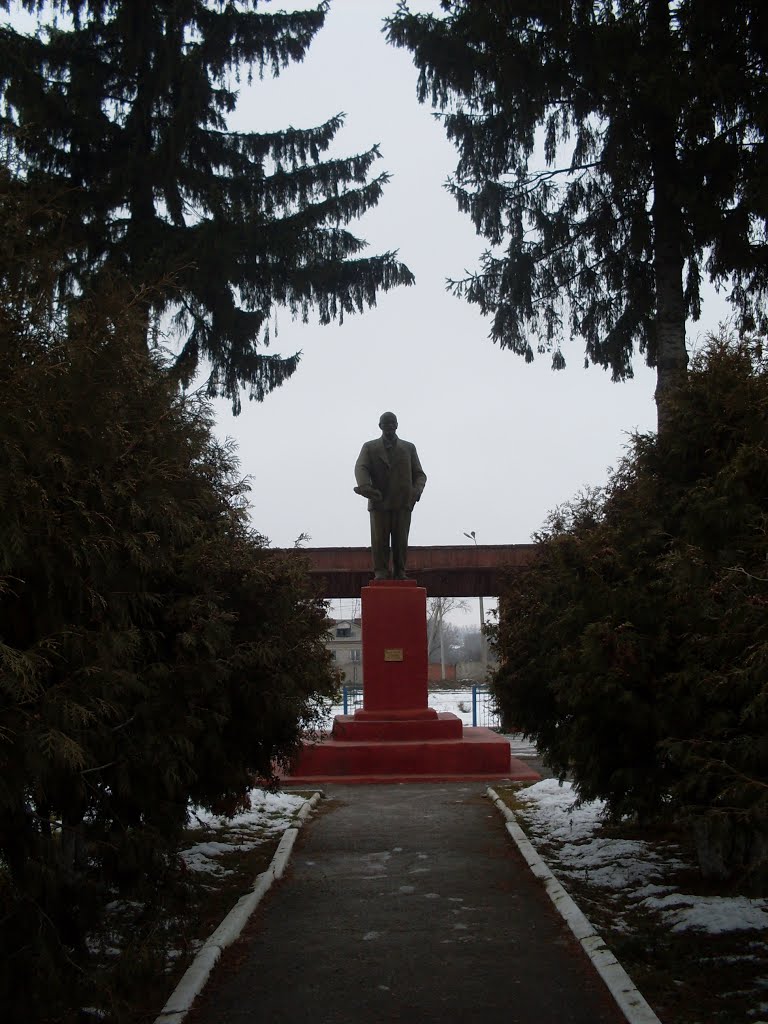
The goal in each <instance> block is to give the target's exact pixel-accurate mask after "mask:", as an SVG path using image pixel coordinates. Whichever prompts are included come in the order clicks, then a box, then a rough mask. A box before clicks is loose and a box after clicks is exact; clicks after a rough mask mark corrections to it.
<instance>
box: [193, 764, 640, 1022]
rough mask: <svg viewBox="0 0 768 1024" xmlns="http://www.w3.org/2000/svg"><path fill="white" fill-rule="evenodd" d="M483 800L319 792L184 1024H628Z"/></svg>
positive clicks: (462, 791)
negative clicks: (287, 854) (322, 796)
mask: <svg viewBox="0 0 768 1024" xmlns="http://www.w3.org/2000/svg"><path fill="white" fill-rule="evenodd" d="M484 793H485V784H484V783H479V782H467V783H452V784H450V785H443V784H431V785H419V784H406V785H395V786H390V785H378V786H332V787H328V788H327V789H326V795H327V797H328V799H327V800H326V801H324V802H323V803H321V804H320V806H319V808H318V812H319V813H318V814H317V815H316V817H315V819H314V820H313V821H311V822H308V823H307V825H306V826H305V828H304V829H303V830H302V833H301V835H300V838H299V842H298V844H297V846H296V849H295V851H294V854H293V858H292V860H291V863H290V866H289V868H288V871H287V873H286V876H285V878H284V879H283V881H282V882H280V883H278V885H277V886H276V887H275V888H273V889H272V891H271V892H270V894H269V895H268V896H267V898H266V899H265V901H264V902H263V903H262V904H261V905H260V906H259V908H258V909H257V910H256V912H255V914H254V915H253V918H252V919H251V921H250V922H249V925H248V926H247V928H246V931H245V933H244V935H243V937H242V938H241V939H240V941H239V942H238V943H236V944H235V945H234V946H233V947H231V948H230V949H229V950H228V951H227V952H226V953H225V955H224V957H223V960H222V962H221V964H220V965H219V966H218V967H217V969H216V971H215V972H214V975H213V976H212V978H211V980H210V982H209V984H208V987H207V988H206V989H205V991H204V992H203V994H202V995H201V996H200V998H199V999H198V1001H197V1002H196V1003H195V1005H194V1007H193V1009H192V1012H191V1014H190V1015H189V1016H188V1017H187V1019H186V1021H187V1024H246V1022H248V1024H278V1022H279V1024H385V1022H386V1024H389V1022H395V1021H397V1022H407V1024H433V1022H434V1024H438V1022H439V1024H451V1022H453V1021H456V1022H461V1024H473V1022H477V1024H480V1022H482V1024H489V1022H496V1021H499V1022H503V1024H625V1021H624V1017H623V1015H622V1014H621V1013H620V1011H619V1010H618V1008H617V1007H616V1006H615V1004H614V1002H613V1000H612V999H611V997H610V996H609V994H608V992H607V990H606V989H605V988H604V986H603V983H602V982H601V981H600V979H599V978H598V977H597V975H596V973H595V972H594V969H593V968H592V966H591V965H590V963H589V962H588V961H587V959H586V957H585V956H584V954H583V953H582V952H581V950H580V949H578V947H577V946H576V944H575V942H574V940H573V939H572V936H571V933H570V932H569V931H568V929H567V928H566V926H565V924H564V923H563V922H562V921H561V919H560V918H559V916H558V915H557V914H556V912H555V910H554V908H553V907H552V904H551V903H550V901H549V899H548V897H547V896H546V894H545V893H544V891H543V890H542V888H541V886H540V884H539V883H538V882H537V881H536V879H535V878H534V877H533V876H532V875H531V873H530V871H529V869H528V868H527V866H526V865H525V864H524V862H523V860H522V858H521V857H520V855H519V854H518V852H517V850H516V848H515V846H514V844H513V843H512V841H511V840H510V838H509V836H508V834H507V832H506V830H505V828H504V822H503V819H502V818H501V816H500V815H499V813H498V811H496V809H495V808H494V807H493V806H492V804H491V803H490V801H489V800H488V799H487V798H486V797H485V796H484Z"/></svg>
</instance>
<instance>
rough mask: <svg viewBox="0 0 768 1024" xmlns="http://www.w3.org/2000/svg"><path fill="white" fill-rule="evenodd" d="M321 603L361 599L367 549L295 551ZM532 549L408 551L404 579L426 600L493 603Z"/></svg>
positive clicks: (493, 547)
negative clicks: (323, 600) (424, 594)
mask: <svg viewBox="0 0 768 1024" xmlns="http://www.w3.org/2000/svg"><path fill="white" fill-rule="evenodd" d="M291 550H295V551H296V553H297V554H300V555H303V556H304V557H305V558H307V559H309V563H310V574H311V575H312V576H313V577H314V578H315V579H317V580H318V581H319V582H320V586H321V590H322V593H323V596H324V597H330V598H333V597H359V596H360V591H361V590H362V588H363V587H365V586H367V585H368V584H369V583H370V581H371V578H372V576H373V570H372V568H371V549H370V548H367V547H365V548H296V549H291ZM535 550H536V545H535V544H478V545H474V544H458V545H451V546H448V545H446V546H439V547H409V548H408V576H409V577H410V578H411V579H415V580H416V583H417V584H418V586H420V587H424V588H425V589H426V591H427V595H428V596H429V597H486V596H488V597H495V596H497V595H498V594H499V592H500V590H501V580H502V578H503V576H504V575H505V574H506V573H507V572H509V571H513V570H515V569H520V568H522V566H524V565H528V563H529V562H531V560H532V559H533V555H534V552H535Z"/></svg>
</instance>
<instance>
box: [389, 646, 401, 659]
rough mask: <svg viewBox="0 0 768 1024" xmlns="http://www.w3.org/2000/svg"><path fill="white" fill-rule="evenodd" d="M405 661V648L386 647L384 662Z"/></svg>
mask: <svg viewBox="0 0 768 1024" xmlns="http://www.w3.org/2000/svg"><path fill="white" fill-rule="evenodd" d="M402 660H403V648H402V647H385V648H384V661H402Z"/></svg>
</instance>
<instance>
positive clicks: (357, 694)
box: [341, 685, 501, 729]
mask: <svg viewBox="0 0 768 1024" xmlns="http://www.w3.org/2000/svg"><path fill="white" fill-rule="evenodd" d="M341 698H342V713H343V714H345V715H353V714H354V713H355V711H357V709H358V708H361V707H362V706H363V691H362V689H360V688H359V687H355V686H344V687H343V688H342V692H341ZM500 724H501V723H500V720H499V715H498V712H497V711H496V709H495V707H494V705H493V698H492V697H491V693H490V690H489V689H488V687H487V686H481V685H474V686H473V687H472V725H473V726H483V727H485V728H486V729H498V728H500Z"/></svg>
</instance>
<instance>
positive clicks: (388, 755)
mask: <svg viewBox="0 0 768 1024" xmlns="http://www.w3.org/2000/svg"><path fill="white" fill-rule="evenodd" d="M362 619H363V622H362V626H363V680H364V683H363V707H362V709H360V710H358V711H356V712H355V714H354V715H337V716H336V718H335V719H334V723H333V730H332V733H331V735H330V737H328V738H326V739H323V740H321V741H320V742H318V743H312V744H310V743H307V744H305V745H304V747H303V749H302V751H301V753H300V755H299V757H298V759H297V761H296V764H295V766H294V769H293V771H292V773H291V774H290V776H288V777H287V781H289V782H291V783H304V782H306V783H309V784H312V783H316V782H319V781H321V780H324V781H337V782H389V781H398V782H408V781H413V782H417V781H426V780H434V781H439V780H440V779H449V778H472V777H475V778H478V777H479V778H483V777H488V778H495V779H498V778H513V779H518V780H526V781H527V780H533V781H535V780H538V778H539V775H538V774H537V773H536V772H532V771H531V770H530V769H529V768H528V767H527V766H526V765H524V764H523V763H522V762H521V761H518V760H517V759H514V760H513V759H512V758H511V756H510V748H509V743H508V741H507V740H506V739H505V738H504V737H503V736H499V735H498V734H497V733H495V732H492V731H491V730H490V729H467V728H463V726H462V722H461V719H460V718H458V717H457V716H456V715H453V714H440V715H438V713H437V712H436V711H435V710H434V709H433V708H430V707H429V706H428V704H427V700H428V691H427V672H428V657H427V592H426V590H424V589H423V587H418V586H416V582H415V581H414V580H381V581H378V580H377V581H374V582H372V583H371V585H370V586H368V587H364V588H363V591H362Z"/></svg>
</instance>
